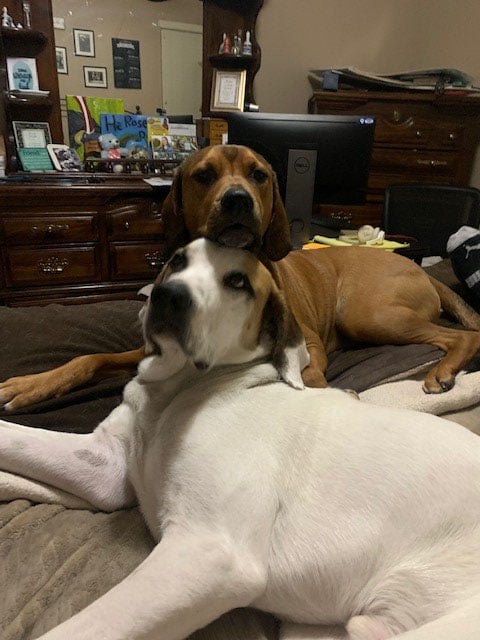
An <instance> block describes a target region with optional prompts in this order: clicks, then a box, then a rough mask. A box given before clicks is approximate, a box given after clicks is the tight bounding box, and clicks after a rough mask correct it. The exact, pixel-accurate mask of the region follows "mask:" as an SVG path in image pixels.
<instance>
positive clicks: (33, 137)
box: [12, 120, 52, 149]
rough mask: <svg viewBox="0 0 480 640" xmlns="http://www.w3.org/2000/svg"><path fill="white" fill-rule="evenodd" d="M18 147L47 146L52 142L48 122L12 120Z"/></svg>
mask: <svg viewBox="0 0 480 640" xmlns="http://www.w3.org/2000/svg"><path fill="white" fill-rule="evenodd" d="M12 126H13V133H14V135H15V142H16V143H17V148H18V149H40V148H42V147H43V148H45V149H46V148H47V144H50V143H51V142H52V137H51V135H50V127H49V126H48V122H19V121H18V120H15V121H13V122H12Z"/></svg>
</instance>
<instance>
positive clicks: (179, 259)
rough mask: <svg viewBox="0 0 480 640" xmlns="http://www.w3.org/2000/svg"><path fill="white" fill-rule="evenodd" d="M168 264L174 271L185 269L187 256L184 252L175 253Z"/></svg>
mask: <svg viewBox="0 0 480 640" xmlns="http://www.w3.org/2000/svg"><path fill="white" fill-rule="evenodd" d="M169 266H170V269H171V270H172V271H173V272H174V273H176V272H177V271H181V270H182V269H185V267H186V266H187V256H186V255H185V254H184V253H176V254H175V255H174V256H173V258H172V259H171V260H170V264H169Z"/></svg>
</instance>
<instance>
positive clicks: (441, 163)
mask: <svg viewBox="0 0 480 640" xmlns="http://www.w3.org/2000/svg"><path fill="white" fill-rule="evenodd" d="M417 164H421V165H428V166H429V167H446V166H447V165H448V162H447V161H446V160H417Z"/></svg>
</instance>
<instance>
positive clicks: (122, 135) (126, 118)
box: [100, 113, 150, 157]
mask: <svg viewBox="0 0 480 640" xmlns="http://www.w3.org/2000/svg"><path fill="white" fill-rule="evenodd" d="M147 118H148V116H143V115H134V114H128V113H125V114H114V113H102V114H100V129H101V132H102V135H105V134H107V133H111V134H113V135H114V136H115V137H116V138H117V139H118V141H119V143H120V145H119V146H120V148H122V149H126V150H127V154H128V155H133V156H137V157H138V155H139V154H141V153H142V152H144V153H146V154H147V157H148V155H149V153H150V148H149V144H148V136H147Z"/></svg>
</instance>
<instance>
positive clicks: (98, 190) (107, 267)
mask: <svg viewBox="0 0 480 640" xmlns="http://www.w3.org/2000/svg"><path fill="white" fill-rule="evenodd" d="M167 192H168V189H167V188H158V189H157V188H152V187H150V186H149V185H148V184H147V183H145V182H144V181H143V180H141V179H133V178H132V179H130V180H128V179H125V180H114V179H112V180H108V179H107V180H105V181H104V182H102V183H99V184H89V183H87V182H86V181H72V183H68V182H67V183H61V182H60V183H52V184H48V183H40V182H38V183H35V182H33V183H27V184H9V185H8V186H5V185H2V186H0V239H1V253H0V259H1V269H0V304H4V305H10V306H26V305H34V304H47V303H50V302H62V303H65V302H70V303H76V302H86V301H92V302H93V301H98V300H107V299H115V298H128V297H130V298H131V297H135V294H136V291H137V290H138V289H139V288H140V287H141V286H142V285H143V284H145V283H146V282H150V281H151V280H152V279H153V278H154V277H155V275H156V274H157V272H158V271H159V269H160V268H161V266H162V264H163V261H164V257H165V256H164V249H165V245H164V239H163V224H162V217H161V207H162V202H163V200H164V198H165V196H166V194H167Z"/></svg>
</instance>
